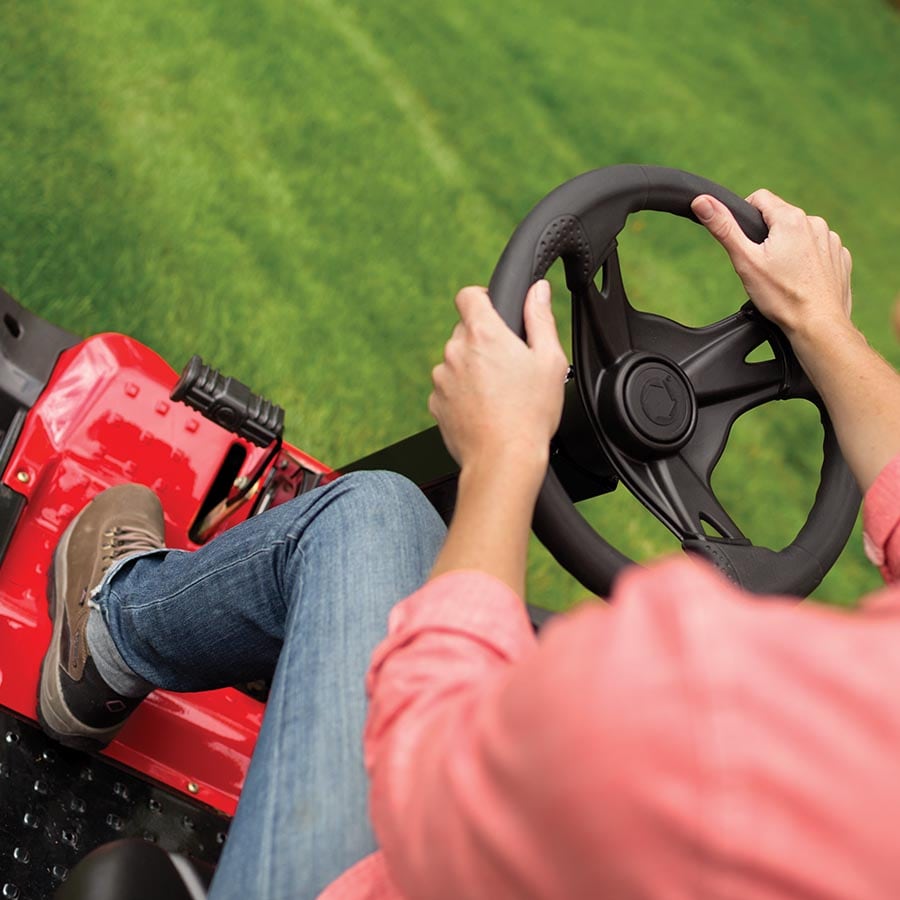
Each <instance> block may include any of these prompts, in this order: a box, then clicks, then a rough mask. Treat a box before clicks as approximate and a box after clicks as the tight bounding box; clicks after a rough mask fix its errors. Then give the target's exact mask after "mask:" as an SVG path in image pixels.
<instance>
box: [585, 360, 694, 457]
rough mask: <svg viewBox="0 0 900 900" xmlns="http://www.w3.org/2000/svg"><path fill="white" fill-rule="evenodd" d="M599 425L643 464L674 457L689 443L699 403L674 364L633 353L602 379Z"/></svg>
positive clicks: (683, 375) (682, 374)
mask: <svg viewBox="0 0 900 900" xmlns="http://www.w3.org/2000/svg"><path fill="white" fill-rule="evenodd" d="M598 400H599V402H598V407H599V410H600V413H601V421H605V422H609V423H611V424H613V426H614V427H613V428H612V429H611V430H609V432H608V433H609V436H610V438H611V439H612V440H613V441H614V442H615V443H616V444H618V445H620V446H621V447H622V449H623V450H625V451H626V452H628V453H631V454H632V455H635V456H637V457H638V458H641V459H649V458H651V457H656V456H664V455H667V454H669V453H674V452H675V451H676V450H678V449H679V448H680V447H682V446H684V444H686V443H687V441H688V440H690V437H691V434H693V431H694V426H695V425H696V423H697V403H696V400H695V398H694V391H693V388H692V387H691V383H690V381H688V379H687V376H686V375H685V374H684V372H682V371H681V369H680V368H679V366H677V365H676V364H675V363H673V362H672V361H671V360H668V359H665V358H664V357H661V356H656V355H651V354H647V353H633V354H630V355H629V356H627V357H626V358H625V359H623V360H622V361H621V362H619V363H618V364H617V365H616V366H615V367H614V368H613V369H612V370H611V371H609V372H607V373H605V375H604V377H603V378H602V379H601V386H600V395H599V398H598Z"/></svg>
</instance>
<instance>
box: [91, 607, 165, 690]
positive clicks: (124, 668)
mask: <svg viewBox="0 0 900 900" xmlns="http://www.w3.org/2000/svg"><path fill="white" fill-rule="evenodd" d="M87 643H88V648H89V649H90V653H91V656H92V657H93V660H94V665H95V666H96V667H97V671H98V672H99V673H100V677H101V678H102V679H103V680H104V681H105V682H106V683H107V684H108V685H109V686H110V687H111V688H112V689H113V690H114V691H115V692H116V693H117V694H121V695H122V696H123V697H146V696H147V694H149V693H150V691H152V690H153V685H152V684H150V682H149V681H145V680H144V679H143V678H141V676H140V675H138V674H137V673H136V672H134V671H133V670H132V669H131V668H129V666H128V663H126V662H125V660H124V659H122V654H121V653H119V649H118V647H116V645H115V643H114V642H113V639H112V635H111V634H110V633H109V629H108V628H107V627H106V623H105V622H104V621H103V614H102V613H101V611H100V610H99V609H92V610H91V612H90V615H89V616H88V623H87Z"/></svg>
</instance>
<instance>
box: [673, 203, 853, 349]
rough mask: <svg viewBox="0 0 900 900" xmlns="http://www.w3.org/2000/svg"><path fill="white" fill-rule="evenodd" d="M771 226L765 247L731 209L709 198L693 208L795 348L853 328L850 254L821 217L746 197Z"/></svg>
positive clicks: (751, 294) (751, 293) (758, 304)
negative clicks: (807, 339)
mask: <svg viewBox="0 0 900 900" xmlns="http://www.w3.org/2000/svg"><path fill="white" fill-rule="evenodd" d="M747 202H748V203H750V204H751V205H752V206H755V207H756V208H757V209H758V210H759V211H760V212H761V213H762V214H763V218H764V219H765V221H766V225H768V226H769V236H768V237H767V238H766V240H765V241H763V242H762V243H761V244H757V243H755V242H753V241H751V240H750V239H749V238H748V237H747V236H746V235H745V234H744V232H743V231H741V228H740V226H739V225H738V224H737V222H736V221H735V219H734V216H732V214H731V212H730V211H729V210H728V208H727V207H726V206H725V205H724V204H723V203H721V202H720V201H718V200H716V199H715V197H711V196H709V195H708V194H701V195H700V196H699V197H696V198H695V199H694V202H693V203H692V204H691V209H692V210H693V211H694V214H695V215H696V216H697V218H698V219H699V220H700V221H701V222H702V223H703V224H704V225H705V226H706V228H707V229H708V230H709V232H710V233H711V234H712V235H713V237H714V238H716V240H718V241H719V243H720V244H722V246H723V247H724V248H725V250H726V251H727V253H728V255H729V257H730V258H731V262H732V264H733V265H734V270H735V272H737V274H738V276H739V277H740V279H741V281H742V282H743V284H744V288H745V289H746V291H747V294H748V295H749V297H750V299H751V300H752V301H753V303H754V305H755V306H756V308H757V309H758V310H759V311H760V312H761V313H762V314H763V315H764V316H766V317H767V318H769V319H771V320H772V321H773V322H775V324H776V325H778V326H779V327H780V328H781V329H782V331H784V333H785V334H786V335H787V337H788V338H789V340H791V342H792V343H794V344H795V349H798V348H797V347H796V343H798V342H802V340H803V338H805V337H810V336H814V335H815V336H818V335H819V334H823V333H824V334H832V333H833V332H834V330H835V327H839V328H840V327H844V326H850V327H852V325H851V322H850V310H851V306H852V295H851V291H850V271H851V268H852V259H851V257H850V251H849V250H847V248H846V247H844V245H843V244H842V243H841V239H840V237H839V236H838V235H837V234H836V233H835V232H833V231H831V230H830V229H829V227H828V223H827V222H826V221H825V220H824V219H821V218H819V217H817V216H807V215H806V213H805V212H804V211H803V210H802V209H798V208H797V207H796V206H791V205H790V204H789V203H786V202H785V201H784V200H782V199H781V198H780V197H778V196H776V195H775V194H773V193H772V192H771V191H767V190H765V189H763V190H758V191H756V192H755V193H753V194H751V195H750V196H749V197H748V198H747Z"/></svg>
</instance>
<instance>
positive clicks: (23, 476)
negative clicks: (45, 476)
mask: <svg viewBox="0 0 900 900" xmlns="http://www.w3.org/2000/svg"><path fill="white" fill-rule="evenodd" d="M16 480H17V481H20V482H21V483H22V484H28V482H29V481H31V476H30V475H29V474H28V473H27V472H26V471H25V470H24V469H19V471H18V472H16Z"/></svg>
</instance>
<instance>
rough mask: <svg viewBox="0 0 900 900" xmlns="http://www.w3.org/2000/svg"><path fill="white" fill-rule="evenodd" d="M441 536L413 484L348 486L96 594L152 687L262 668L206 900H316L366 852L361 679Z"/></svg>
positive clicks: (138, 566) (115, 580)
mask: <svg viewBox="0 0 900 900" xmlns="http://www.w3.org/2000/svg"><path fill="white" fill-rule="evenodd" d="M444 533H445V531H444V525H443V522H442V521H441V519H440V517H439V516H438V515H437V514H436V513H435V511H434V510H433V509H432V507H431V506H430V504H429V503H428V502H427V501H426V500H425V499H424V497H423V495H422V494H421V492H420V491H419V490H418V488H416V487H415V486H414V485H412V484H411V483H410V482H408V481H406V480H405V479H403V478H401V477H399V476H397V475H393V474H390V473H383V472H378V473H368V472H366V473H356V474H351V475H347V476H344V477H343V478H341V479H339V480H338V481H335V482H333V483H332V484H330V485H327V486H326V487H324V488H320V489H318V490H316V491H313V492H311V493H310V494H307V495H304V496H303V497H300V498H298V499H297V500H294V501H291V502H290V503H286V504H284V505H282V506H279V507H276V508H275V509H273V510H270V511H269V512H266V513H264V514H263V515H261V516H258V517H255V518H253V519H250V520H248V521H247V522H245V523H242V524H241V525H238V526H236V527H235V528H233V529H231V530H229V531H228V532H226V533H225V534H223V535H221V536H220V537H218V538H216V539H215V540H214V541H211V542H210V543H209V544H208V545H206V546H205V547H203V548H201V549H200V550H198V551H197V552H195V553H185V552H180V551H170V552H168V553H154V554H150V555H148V556H143V557H140V558H137V559H135V560H133V561H130V562H129V563H126V564H125V565H124V566H122V568H121V569H120V570H118V571H116V572H115V573H114V575H113V576H112V577H111V578H110V579H109V580H108V582H107V583H106V584H105V585H104V587H103V589H102V590H101V591H100V593H99V594H98V596H97V598H96V601H97V603H98V605H99V607H100V609H101V612H102V614H103V618H104V621H105V623H106V625H107V627H108V629H109V634H110V636H111V637H112V639H113V642H114V644H115V646H116V647H117V649H118V651H119V653H120V654H121V656H122V658H123V659H124V661H125V662H126V663H127V665H128V666H129V667H130V668H131V669H132V670H133V671H134V672H135V673H137V674H138V675H139V676H141V677H142V678H144V679H146V680H147V681H148V682H150V683H151V684H154V685H156V686H159V687H163V688H166V689H169V690H191V691H192V690H205V689H209V688H212V687H217V686H220V685H226V684H233V683H235V682H236V681H239V680H244V679H252V678H256V677H259V676H260V675H263V674H266V673H269V672H272V670H273V669H274V677H273V681H272V690H271V693H270V696H269V702H268V706H267V709H266V714H265V717H264V720H263V725H262V729H261V731H260V736H259V741H258V743H257V746H256V750H255V752H254V754H253V760H252V762H251V765H250V770H249V772H248V774H247V779H246V783H245V786H244V791H243V794H242V796H241V800H240V803H239V805H238V809H237V813H236V815H235V818H234V821H233V823H232V827H231V832H230V835H229V838H228V842H227V843H226V846H225V850H224V852H223V854H222V859H221V862H220V864H219V868H218V871H217V873H216V877H215V880H214V882H213V886H212V890H211V894H210V897H211V898H212V900H226V898H239V897H240V898H246V897H254V898H259V900H264V898H292V900H293V898H305V897H315V896H316V894H317V893H318V892H319V891H320V890H321V889H322V888H324V887H325V885H326V884H328V883H329V882H330V881H331V880H332V879H333V878H335V877H337V876H338V875H339V874H340V873H341V872H342V871H343V870H344V869H346V868H347V867H348V866H350V865H352V864H353V863H354V862H356V861H357V860H359V859H361V858H362V857H363V856H365V855H366V854H367V853H369V852H371V851H372V850H373V849H374V848H375V841H374V837H373V835H372V832H371V828H370V826H369V821H368V813H367V782H366V776H365V772H364V769H363V761H362V729H363V724H364V720H365V710H366V698H365V689H364V677H365V672H366V669H367V667H368V663H369V659H370V656H371V653H372V650H373V649H374V647H375V645H376V644H377V643H378V642H379V641H380V640H381V638H382V637H383V636H384V634H385V632H386V627H387V617H388V613H389V612H390V609H391V607H392V606H393V605H394V604H395V603H396V602H397V601H398V600H400V599H402V598H403V597H405V596H407V595H408V594H410V593H412V592H413V591H414V590H416V589H417V588H418V587H419V586H420V585H421V584H422V583H423V582H424V580H425V579H426V577H427V575H428V572H429V570H430V568H431V565H432V563H433V561H434V558H435V556H436V554H437V551H438V550H439V548H440V545H441V543H442V541H443V538H444Z"/></svg>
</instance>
